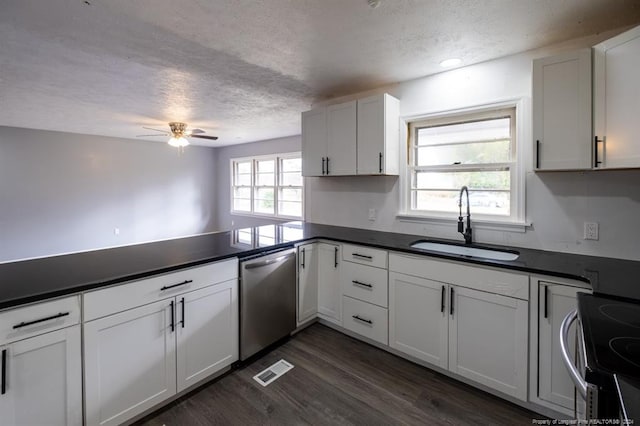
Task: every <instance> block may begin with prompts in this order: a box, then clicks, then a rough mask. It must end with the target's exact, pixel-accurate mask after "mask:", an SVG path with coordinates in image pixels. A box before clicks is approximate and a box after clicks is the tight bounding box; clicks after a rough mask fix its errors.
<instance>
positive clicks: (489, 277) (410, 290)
mask: <svg viewBox="0 0 640 426" xmlns="http://www.w3.org/2000/svg"><path fill="white" fill-rule="evenodd" d="M389 264H390V268H391V269H392V270H393V271H392V272H390V273H389V345H390V346H391V347H392V348H394V349H397V350H399V351H401V352H404V353H406V354H408V355H411V356H413V357H415V358H417V359H420V360H422V361H425V362H428V363H431V364H433V365H436V366H438V367H440V368H443V369H447V370H449V371H451V372H452V373H455V374H457V375H460V376H462V377H465V378H467V379H470V380H473V381H474V382H477V383H480V384H482V385H485V386H487V387H490V388H492V389H495V390H497V391H500V392H503V393H505V394H508V395H511V396H513V397H515V398H518V399H521V400H526V399H527V384H528V368H527V366H528V324H529V322H528V314H529V303H528V300H525V299H522V298H519V297H510V296H507V295H505V294H518V295H519V294H523V292H522V289H521V288H522V286H523V285H524V284H523V282H524V281H526V282H528V278H527V277H522V276H516V275H513V276H511V275H508V274H505V273H503V272H502V271H494V270H491V269H482V268H474V267H470V266H468V265H464V266H462V265H461V266H460V267H459V268H455V267H452V265H454V264H453V263H449V262H438V261H435V260H430V261H428V262H425V261H423V260H422V259H420V258H415V257H410V256H403V255H395V254H393V255H390V256H389ZM399 271H403V272H408V273H409V274H407V273H401V272H399ZM429 272H431V274H433V275H437V276H438V278H440V279H442V280H443V281H439V280H433V279H429V278H427V277H425V275H427V274H429ZM410 274H416V275H410ZM474 277H475V280H474ZM444 280H447V281H448V282H445V281H444ZM480 280H483V281H486V282H487V283H488V284H487V285H486V286H485V285H484V284H481V281H480ZM523 280H524V281H523ZM453 282H456V284H451V283H453ZM458 282H460V283H465V285H464V286H462V285H457V284H458ZM471 286H475V287H486V288H487V289H492V290H493V289H500V291H502V292H503V294H495V293H493V292H489V291H482V290H478V289H474V288H469V287H471Z"/></svg>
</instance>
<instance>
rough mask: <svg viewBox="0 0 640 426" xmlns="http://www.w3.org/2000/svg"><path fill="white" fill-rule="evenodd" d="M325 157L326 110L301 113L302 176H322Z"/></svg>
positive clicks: (319, 109)
mask: <svg viewBox="0 0 640 426" xmlns="http://www.w3.org/2000/svg"><path fill="white" fill-rule="evenodd" d="M326 157H327V109H326V108H318V109H314V110H311V111H305V112H303V113H302V175H303V176H322V175H323V174H325V173H324V170H325V161H326Z"/></svg>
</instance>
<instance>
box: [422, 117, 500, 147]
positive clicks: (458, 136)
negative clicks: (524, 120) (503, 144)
mask: <svg viewBox="0 0 640 426" xmlns="http://www.w3.org/2000/svg"><path fill="white" fill-rule="evenodd" d="M510 122H511V119H510V118H509V117H507V118H495V119H489V120H482V121H474V122H469V123H458V124H445V125H442V126H434V127H426V128H421V129H418V134H417V139H418V145H420V146H423V145H440V144H447V143H455V142H471V141H487V140H496V139H509V138H510V137H511V123H510Z"/></svg>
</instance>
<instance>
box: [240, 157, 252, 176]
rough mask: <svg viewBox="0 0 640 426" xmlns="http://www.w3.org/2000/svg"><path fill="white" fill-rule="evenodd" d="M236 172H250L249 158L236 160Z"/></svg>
mask: <svg viewBox="0 0 640 426" xmlns="http://www.w3.org/2000/svg"><path fill="white" fill-rule="evenodd" d="M236 173H242V174H251V160H249V161H241V162H236Z"/></svg>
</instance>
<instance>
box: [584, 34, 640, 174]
mask: <svg viewBox="0 0 640 426" xmlns="http://www.w3.org/2000/svg"><path fill="white" fill-rule="evenodd" d="M638 69H640V27H636V28H633V29H631V30H629V31H627V32H624V33H622V34H620V35H618V36H616V37H614V38H612V39H609V40H607V41H604V42H602V43H600V44H598V45H596V46H595V47H594V82H593V90H594V98H593V108H594V138H595V140H596V150H595V153H596V159H595V160H596V161H595V167H597V168H602V169H615V168H637V167H640V143H638V134H640V120H638V111H640V75H639V74H638Z"/></svg>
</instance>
